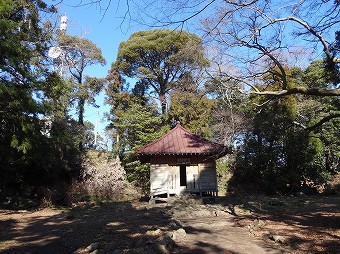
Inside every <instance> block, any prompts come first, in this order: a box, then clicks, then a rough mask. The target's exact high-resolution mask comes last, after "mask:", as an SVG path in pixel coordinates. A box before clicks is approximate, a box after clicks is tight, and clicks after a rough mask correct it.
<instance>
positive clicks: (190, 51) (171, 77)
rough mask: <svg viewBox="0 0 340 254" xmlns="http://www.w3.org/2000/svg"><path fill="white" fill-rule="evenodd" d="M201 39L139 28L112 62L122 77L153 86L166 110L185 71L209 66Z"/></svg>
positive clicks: (175, 31)
mask: <svg viewBox="0 0 340 254" xmlns="http://www.w3.org/2000/svg"><path fill="white" fill-rule="evenodd" d="M207 65H208V61H207V59H206V58H205V57H204V52H203V46H202V42H201V39H200V38H199V37H198V36H197V35H195V34H190V33H188V32H186V31H178V30H168V29H159V30H158V29H157V30H149V31H139V32H136V33H134V34H132V35H131V36H130V38H129V39H128V40H127V41H126V42H122V43H121V44H120V45H119V49H118V56H117V60H116V61H115V62H114V63H113V64H112V68H113V69H116V70H117V71H118V72H119V73H120V74H121V75H122V76H125V77H129V78H136V79H137V80H138V85H139V86H140V87H141V88H142V89H144V90H145V91H149V89H151V91H152V93H154V94H155V95H156V96H157V98H158V100H159V102H160V104H161V109H162V114H165V113H166V104H167V101H166V95H167V94H168V92H169V91H170V90H171V89H172V86H173V84H174V82H175V81H176V80H177V79H178V78H180V77H181V75H184V74H185V73H188V72H192V71H195V70H197V69H199V68H201V67H203V66H207Z"/></svg>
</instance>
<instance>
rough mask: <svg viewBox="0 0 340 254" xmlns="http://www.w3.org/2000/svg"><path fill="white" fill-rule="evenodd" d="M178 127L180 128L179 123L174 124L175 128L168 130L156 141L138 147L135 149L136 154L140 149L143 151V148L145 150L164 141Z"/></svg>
mask: <svg viewBox="0 0 340 254" xmlns="http://www.w3.org/2000/svg"><path fill="white" fill-rule="evenodd" d="M178 127H182V126H181V124H179V123H178V124H176V126H175V128H172V129H170V130H169V131H168V132H167V133H165V134H164V135H163V136H161V137H159V138H158V139H156V140H154V141H153V142H151V143H148V144H145V145H143V146H141V147H139V148H138V149H137V152H138V151H139V150H140V149H143V148H145V147H148V146H151V145H153V144H155V143H157V142H159V141H160V140H162V139H165V137H167V136H169V135H170V134H171V133H172V132H174V130H175V129H176V128H178ZM182 128H183V127H182ZM183 129H184V128H183Z"/></svg>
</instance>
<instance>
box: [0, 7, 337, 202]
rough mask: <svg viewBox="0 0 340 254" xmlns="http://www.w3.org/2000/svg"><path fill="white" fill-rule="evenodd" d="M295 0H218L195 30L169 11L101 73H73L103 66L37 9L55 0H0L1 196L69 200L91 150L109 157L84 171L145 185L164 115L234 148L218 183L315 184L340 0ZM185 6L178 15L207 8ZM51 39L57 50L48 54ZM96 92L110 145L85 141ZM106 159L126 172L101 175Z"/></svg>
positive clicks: (333, 118) (332, 119) (319, 176)
mask: <svg viewBox="0 0 340 254" xmlns="http://www.w3.org/2000/svg"><path fill="white" fill-rule="evenodd" d="M90 2H91V1H90ZM146 2H148V1H146ZM160 2H162V1H160ZM175 2H178V3H179V2H181V1H175ZM213 2H214V1H213ZM229 2H230V3H229ZM302 2H303V3H302ZM302 2H301V1H299V2H298V3H292V4H290V5H287V6H281V7H280V8H279V6H277V4H278V3H277V1H250V2H249V3H246V2H245V1H235V2H234V1H228V3H221V4H220V5H219V7H220V8H216V12H214V15H211V16H210V17H209V18H205V19H203V20H202V22H201V29H202V31H203V32H204V35H205V36H198V35H196V34H193V33H189V32H186V31H185V30H184V29H180V28H181V27H180V26H181V24H184V22H185V21H186V20H187V19H186V18H182V19H179V20H171V19H168V24H162V27H161V28H159V29H155V28H150V29H148V30H144V31H138V32H135V33H133V34H132V35H131V36H130V38H129V39H128V40H127V41H125V42H122V43H121V44H120V46H119V49H118V55H117V59H116V61H115V62H113V63H112V68H111V70H110V71H109V73H108V76H107V78H106V79H99V78H96V77H89V76H86V75H85V74H84V73H85V72H84V71H85V69H86V68H87V67H88V66H91V65H97V64H99V65H100V64H104V63H105V58H104V56H102V53H101V50H100V49H99V48H97V46H96V45H95V44H94V43H92V42H91V41H89V40H87V39H85V38H79V37H76V36H71V35H68V34H67V33H66V32H65V31H63V30H60V29H59V26H56V23H55V22H52V21H51V20H46V15H47V14H49V15H51V17H52V16H53V13H56V12H57V10H56V8H54V7H53V6H47V5H46V4H45V3H44V2H43V1H40V0H34V1H29V0H23V1H12V0H2V1H0V52H1V56H0V70H1V72H0V75H1V76H0V175H1V177H0V200H1V202H7V203H8V202H11V200H14V199H16V198H17V199H18V198H22V197H29V198H34V199H36V200H43V199H44V198H45V200H46V195H47V194H48V195H49V197H50V198H51V202H52V203H63V202H67V200H68V198H69V194H70V191H71V190H72V189H74V186H75V185H77V184H84V183H86V182H87V180H88V179H86V177H88V175H86V174H84V172H85V171H86V172H88V168H86V166H84V165H85V164H84V161H87V160H88V158H89V154H90V155H91V156H90V157H91V158H93V154H94V153H97V154H100V153H102V154H105V156H98V158H99V159H100V160H103V161H105V163H107V165H108V167H107V168H102V169H101V170H103V171H107V172H106V173H107V174H105V173H104V174H103V175H102V176H101V177H99V178H94V179H100V180H98V181H103V182H105V181H106V182H109V181H111V182H112V181H118V180H122V179H123V181H124V182H126V183H133V184H134V186H137V187H140V188H141V189H142V190H144V191H145V190H147V186H148V180H149V172H148V165H147V164H146V165H145V164H141V163H140V162H139V160H138V158H137V157H136V154H135V150H136V148H138V147H140V146H142V145H144V144H146V143H149V142H151V141H153V140H155V139H156V138H158V137H160V136H161V135H163V134H164V133H166V132H167V131H168V130H169V129H170V126H171V124H172V123H173V122H174V121H180V122H181V123H182V125H184V126H185V127H186V128H187V129H189V130H191V131H192V132H194V133H196V134H199V135H202V136H204V137H206V138H208V139H210V140H213V141H216V142H218V143H223V144H224V145H227V146H230V147H231V148H232V150H233V153H232V154H230V155H228V156H227V157H225V158H222V159H220V161H218V176H219V179H220V188H221V189H224V190H226V191H228V190H229V191H230V190H232V189H235V188H240V187H242V188H243V189H245V190H246V191H247V190H248V191H261V192H266V193H271V194H273V193H281V194H286V193H292V192H296V191H301V190H304V191H307V190H308V191H310V192H316V191H320V190H322V189H323V188H324V187H325V186H327V183H328V181H329V180H330V179H331V178H332V176H334V175H337V174H339V169H340V139H339V137H340V128H339V127H340V100H339V99H340V97H339V96H340V88H339V79H340V75H339V63H340V59H339V52H340V31H337V30H336V28H337V26H338V24H339V10H340V9H339V8H340V2H339V1H337V0H335V1H316V2H315V1H311V2H309V4H307V2H308V1H302ZM305 2H306V3H305ZM310 3H313V4H310ZM182 4H183V3H182ZM186 4H188V5H189V4H190V1H187V2H186ZM167 6H168V7H169V8H170V7H171V8H172V9H174V10H175V9H176V8H177V10H179V9H180V8H181V7H183V6H180V5H179V4H178V5H175V4H174V3H173V6H169V5H168V4H164V5H162V8H166V7H167ZM191 7H192V8H193V9H192V13H191V14H190V13H186V15H188V17H194V16H193V15H194V14H193V13H197V14H199V13H201V11H203V10H204V9H205V8H204V6H199V5H192V6H191ZM194 7H200V8H202V9H194ZM154 8H160V7H159V6H158V5H155V6H154ZM139 10H143V9H142V8H141V6H140V9H139ZM277 10H280V12H278V11H277ZM315 10H318V12H317V13H318V15H314V14H315ZM155 13H159V12H155ZM162 13H163V14H164V13H167V12H162ZM274 14H275V15H274ZM326 14H327V15H326ZM168 15H169V17H176V15H171V12H168ZM270 15H273V16H270ZM47 16H48V15H47ZM155 18H157V17H155ZM157 20H160V19H157ZM290 22H291V23H290ZM288 24H289V25H288ZM290 24H292V25H291V27H290ZM166 25H175V26H176V25H179V27H175V28H176V29H172V28H171V29H168V28H165V27H166ZM287 26H289V34H285V28H286V27H287ZM298 40H300V41H303V44H302V45H303V47H302V46H300V45H299V46H297V45H298V44H297V41H298ZM51 47H54V49H55V48H59V49H60V48H61V49H62V53H61V54H59V55H58V57H51V54H50V53H51V52H50V49H51ZM320 52H321V53H320ZM315 53H317V54H316V55H317V56H318V57H315ZM302 59H304V60H302ZM61 64H62V65H61ZM56 66H63V68H59V69H58V68H56ZM104 92H105V94H106V103H107V104H109V105H110V106H111V111H110V112H109V113H108V114H107V119H108V120H109V121H110V124H109V125H108V126H107V130H108V133H109V134H110V137H111V139H112V147H110V148H109V149H107V148H106V147H105V149H104V148H103V146H98V145H97V146H96V144H97V143H96V144H95V143H94V138H97V137H95V133H94V131H93V130H94V125H93V124H92V123H89V122H86V121H84V110H85V105H86V104H91V105H94V106H95V105H96V102H95V96H96V95H97V94H99V93H104ZM74 109H75V110H76V112H77V116H78V117H77V119H73V118H71V117H70V111H71V110H74ZM98 139H99V140H100V137H98ZM117 158H119V159H120V161H121V165H122V167H123V171H124V173H121V172H123V171H119V172H120V173H119V174H116V175H115V176H112V175H110V173H108V172H110V171H112V170H114V169H117V170H118V168H119V167H120V164H119V163H118V164H119V165H118V164H115V163H111V164H110V163H109V162H110V161H113V160H114V161H115V160H117ZM110 165H111V166H110ZM112 165H116V166H114V167H113V166H112ZM117 165H118V166H117ZM110 167H111V168H110ZM117 175H119V177H118V178H117ZM104 185H105V184H103V186H104ZM107 186H108V185H107V184H106V185H105V186H104V187H105V188H107ZM104 187H103V188H104ZM96 188H97V189H98V188H99V189H98V193H101V192H100V186H99V187H98V186H97V187H96ZM112 188H115V186H112ZM120 188H122V186H120ZM77 190H79V189H77ZM84 190H85V189H84ZM51 193H54V194H53V195H51ZM91 195H95V194H94V193H93V192H92V193H91ZM103 195H104V194H103ZM104 196H105V195H104ZM106 196H107V195H106ZM108 196H110V195H108Z"/></svg>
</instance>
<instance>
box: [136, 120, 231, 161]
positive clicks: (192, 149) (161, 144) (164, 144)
mask: <svg viewBox="0 0 340 254" xmlns="http://www.w3.org/2000/svg"><path fill="white" fill-rule="evenodd" d="M227 152H228V149H227V147H225V146H223V145H220V144H217V143H213V142H210V141H208V140H207V139H205V138H203V137H200V136H198V135H195V134H193V133H192V132H190V131H189V130H187V129H185V128H184V127H182V126H181V124H180V123H177V125H176V127H175V128H173V129H172V130H170V131H169V132H168V133H167V134H165V135H164V136H162V137H161V138H159V139H157V140H156V141H154V142H152V143H149V144H147V145H145V146H142V147H140V148H139V149H138V150H137V154H138V155H139V156H142V155H156V154H167V155H169V154H171V155H178V154H199V155H215V156H218V157H220V156H222V155H225V154H226V153H227Z"/></svg>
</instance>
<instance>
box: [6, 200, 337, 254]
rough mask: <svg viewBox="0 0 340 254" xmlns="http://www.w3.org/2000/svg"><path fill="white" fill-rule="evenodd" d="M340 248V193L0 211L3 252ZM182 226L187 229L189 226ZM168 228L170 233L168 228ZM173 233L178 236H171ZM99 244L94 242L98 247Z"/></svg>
mask: <svg viewBox="0 0 340 254" xmlns="http://www.w3.org/2000/svg"><path fill="white" fill-rule="evenodd" d="M179 228H183V229H184V230H185V231H183V230H182V231H183V232H185V233H182V234H180V235H177V236H176V237H173V238H172V240H173V243H172V244H171V245H170V244H168V243H169V242H167V249H158V250H155V249H153V251H154V253H166V252H168V253H198V254H199V253H222V254H231V253H233V254H236V253H238V254H242V253H257V254H261V253H268V254H271V253H297V254H300V253H301V254H302V253H303V254H305V253H329V254H331V253H334V254H335V253H340V196H303V197H265V196H254V197H248V196H246V195H244V196H242V195H235V196H229V197H217V198H215V199H212V198H205V199H203V200H202V199H191V198H185V199H181V200H180V201H179V202H177V201H176V200H173V201H172V202H169V203H158V204H156V205H153V206H150V205H149V204H148V202H141V201H130V202H100V203H79V204H76V205H74V207H72V208H58V209H57V208H55V209H51V208H44V209H35V210H0V253H5V254H8V253H27V254H30V253H32V254H33V253H36V254H39V253H42V254H45V253H46V254H54V253H58V254H60V253H89V252H90V250H89V248H88V249H86V247H88V246H92V247H93V246H95V247H94V248H92V249H93V250H94V252H93V253H114V254H119V253H152V252H150V246H152V245H154V244H155V243H156V242H157V241H159V239H160V238H161V237H162V235H163V236H164V235H165V234H167V235H169V234H168V233H169V232H175V231H174V230H178V229H179ZM182 231H181V232H182ZM166 232H167V233H166ZM171 236H174V234H172V235H171ZM91 244H92V245H91Z"/></svg>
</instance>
